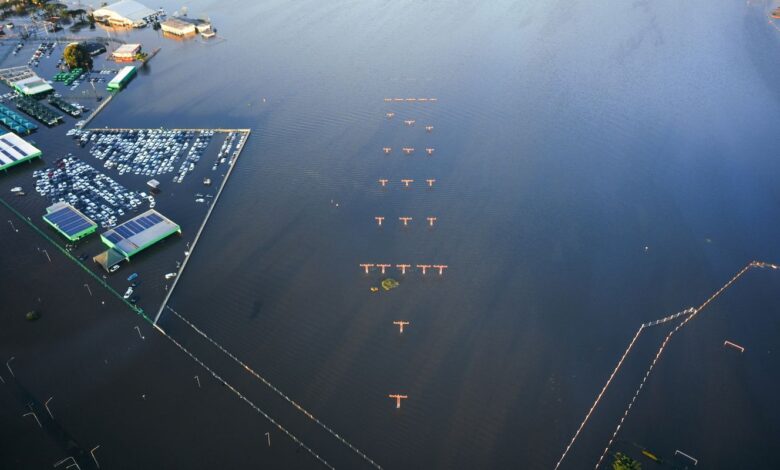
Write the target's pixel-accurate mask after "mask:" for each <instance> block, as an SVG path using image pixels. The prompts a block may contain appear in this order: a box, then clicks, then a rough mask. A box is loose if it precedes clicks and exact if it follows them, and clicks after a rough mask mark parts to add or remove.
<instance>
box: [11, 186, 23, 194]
mask: <svg viewBox="0 0 780 470" xmlns="http://www.w3.org/2000/svg"><path fill="white" fill-rule="evenodd" d="M21 190H22V187H21V186H16V187H13V188H11V192H12V193H18V192H19V191H21Z"/></svg>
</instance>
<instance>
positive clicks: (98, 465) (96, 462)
mask: <svg viewBox="0 0 780 470" xmlns="http://www.w3.org/2000/svg"><path fill="white" fill-rule="evenodd" d="M98 447H100V445H99V444H98V445H96V446H95V448H94V449H92V450H90V451H89V455H91V456H92V460H94V461H95V466H96V467H97V468H100V464H99V463H98V461H97V457H95V451H96V450H98Z"/></svg>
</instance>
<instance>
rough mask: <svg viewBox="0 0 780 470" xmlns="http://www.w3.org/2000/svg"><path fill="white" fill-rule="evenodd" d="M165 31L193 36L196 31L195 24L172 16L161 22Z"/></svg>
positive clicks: (161, 26)
mask: <svg viewBox="0 0 780 470" xmlns="http://www.w3.org/2000/svg"><path fill="white" fill-rule="evenodd" d="M160 28H162V30H163V33H168V34H173V35H174V36H192V35H194V34H195V33H196V29H195V25H194V24H193V23H191V22H189V21H184V20H183V19H181V18H171V19H168V20H165V21H163V22H162V23H160Z"/></svg>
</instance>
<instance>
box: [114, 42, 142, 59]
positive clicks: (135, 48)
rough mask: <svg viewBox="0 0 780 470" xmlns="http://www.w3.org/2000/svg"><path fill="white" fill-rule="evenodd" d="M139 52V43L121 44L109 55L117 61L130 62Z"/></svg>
mask: <svg viewBox="0 0 780 470" xmlns="http://www.w3.org/2000/svg"><path fill="white" fill-rule="evenodd" d="M139 52H141V45H140V44H122V45H121V46H119V47H118V48H117V49H116V50H115V51H114V52H113V53H111V56H112V57H113V58H114V60H116V61H117V62H132V61H134V60H135V56H136V55H138V53H139Z"/></svg>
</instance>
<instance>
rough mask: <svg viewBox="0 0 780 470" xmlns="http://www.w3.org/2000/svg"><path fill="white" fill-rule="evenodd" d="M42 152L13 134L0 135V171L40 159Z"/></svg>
mask: <svg viewBox="0 0 780 470" xmlns="http://www.w3.org/2000/svg"><path fill="white" fill-rule="evenodd" d="M41 154H42V152H41V151H40V150H39V149H37V148H36V147H34V146H32V145H31V144H30V143H28V142H27V141H26V140H24V139H22V138H21V137H19V136H18V135H16V134H14V133H13V132H9V133H7V134H3V135H0V170H7V169H9V168H11V167H12V166H14V165H18V164H19V163H22V162H26V161H30V160H32V159H33V158H40V156H41Z"/></svg>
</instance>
